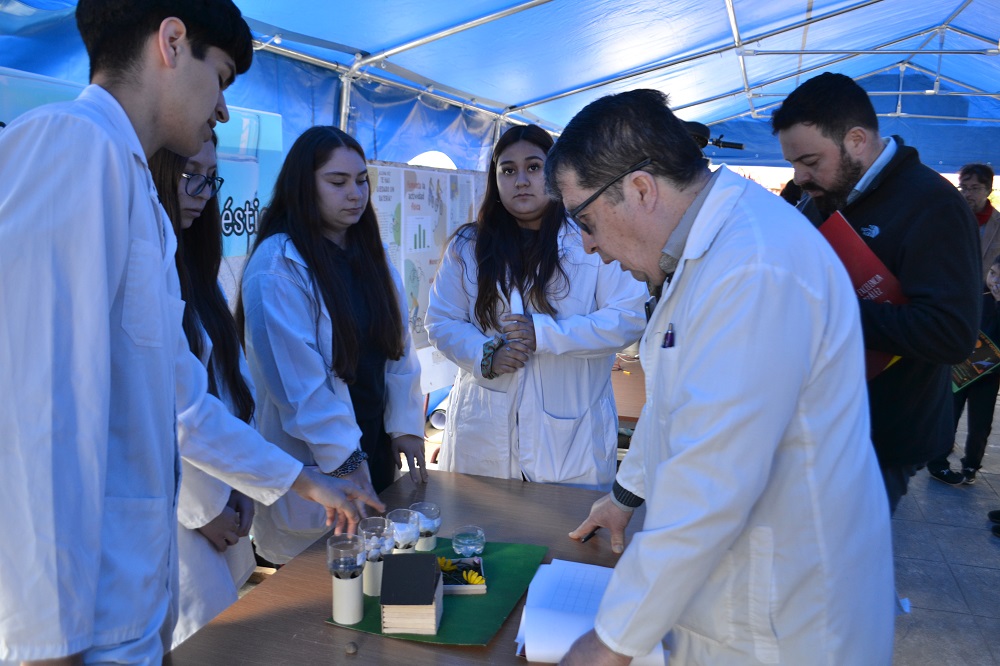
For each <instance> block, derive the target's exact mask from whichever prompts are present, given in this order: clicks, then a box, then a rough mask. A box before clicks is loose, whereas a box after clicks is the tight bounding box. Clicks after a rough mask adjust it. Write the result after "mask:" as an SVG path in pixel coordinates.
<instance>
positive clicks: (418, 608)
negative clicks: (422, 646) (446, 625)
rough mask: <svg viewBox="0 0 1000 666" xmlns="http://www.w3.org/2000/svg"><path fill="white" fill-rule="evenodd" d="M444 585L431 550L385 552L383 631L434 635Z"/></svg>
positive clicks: (438, 622)
mask: <svg viewBox="0 0 1000 666" xmlns="http://www.w3.org/2000/svg"><path fill="white" fill-rule="evenodd" d="M442 595H443V585H442V582H441V569H440V568H439V567H438V563H437V557H435V556H434V555H433V554H432V553H410V554H405V555H386V556H385V558H384V559H383V563H382V596H381V599H380V601H381V606H382V632H383V633H386V634H425V635H426V634H431V635H433V634H436V633H437V631H438V627H439V626H440V625H441V611H442V610H443V603H442Z"/></svg>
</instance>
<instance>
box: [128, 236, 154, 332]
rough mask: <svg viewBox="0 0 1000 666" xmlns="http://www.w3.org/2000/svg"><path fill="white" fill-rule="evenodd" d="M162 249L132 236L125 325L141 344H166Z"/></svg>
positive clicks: (129, 253)
mask: <svg viewBox="0 0 1000 666" xmlns="http://www.w3.org/2000/svg"><path fill="white" fill-rule="evenodd" d="M162 263H163V257H162V255H161V254H160V249H159V248H158V247H156V246H155V245H153V244H152V243H150V242H148V241H144V240H140V239H138V238H135V239H132V243H131V245H130V246H129V252H128V266H127V268H126V273H125V298H124V299H123V302H122V328H123V329H125V332H126V333H127V334H128V336H129V337H130V338H131V339H132V342H134V343H135V344H137V345H139V346H140V347H162V346H163V330H164V326H163V321H162V319H163V310H162V308H161V303H160V299H161V298H162V297H163V296H162V294H163V286H162V284H160V281H161V280H162V276H161V274H160V267H161V265H162Z"/></svg>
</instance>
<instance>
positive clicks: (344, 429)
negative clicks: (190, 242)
mask: <svg viewBox="0 0 1000 666" xmlns="http://www.w3.org/2000/svg"><path fill="white" fill-rule="evenodd" d="M240 305H241V309H240V310H239V312H238V317H239V316H240V314H241V313H242V315H243V318H244V321H245V325H244V330H245V336H246V338H245V340H246V350H247V360H248V361H249V364H250V371H251V372H252V373H253V379H254V383H255V384H256V387H257V407H258V409H257V426H258V428H259V429H260V431H261V433H262V434H263V435H264V436H265V437H267V439H269V440H270V441H272V442H275V443H276V444H278V445H279V446H281V447H282V448H283V449H284V450H285V451H287V452H288V453H290V454H291V455H293V456H294V457H295V458H297V459H298V460H299V461H301V462H302V463H303V464H304V465H306V466H307V467H313V468H316V469H319V470H320V471H321V472H323V473H324V474H333V475H334V476H343V477H345V478H350V479H352V480H353V481H355V482H356V483H358V484H359V485H361V486H362V487H365V488H372V487H374V490H375V491H376V492H381V491H382V490H383V489H384V488H386V487H387V486H389V485H390V484H391V483H392V482H393V481H394V480H395V472H396V469H397V468H398V467H401V463H400V457H401V456H405V458H406V460H407V463H408V466H409V469H410V478H411V479H412V480H413V481H414V482H418V481H420V480H421V476H420V475H422V476H423V480H425V481H426V471H425V470H424V439H423V422H424V419H423V396H422V394H421V392H420V366H419V365H418V363H417V359H416V355H415V354H414V353H413V349H412V345H411V344H410V335H409V330H408V328H407V324H406V321H407V320H406V309H405V300H404V298H403V287H402V282H401V280H400V278H399V275H398V273H397V272H396V271H395V270H394V269H393V267H392V264H391V263H390V262H389V260H388V258H387V256H386V253H385V248H384V247H383V246H382V239H381V236H380V234H379V227H378V220H377V219H376V217H375V209H374V207H373V206H372V203H371V189H370V186H369V182H368V168H367V166H366V164H365V155H364V151H363V150H362V148H361V145H360V144H358V142H357V141H355V140H354V139H353V138H352V137H351V136H350V135H348V134H345V133H344V132H342V131H340V130H339V129H337V128H335V127H313V128H311V129H309V130H306V132H305V133H303V134H302V136H300V137H299V138H298V139H297V140H296V141H295V143H294V144H293V145H292V148H291V149H290V150H289V151H288V156H287V157H286V158H285V162H284V164H283V165H282V167H281V172H280V173H279V174H278V181H277V183H276V184H275V188H274V196H273V198H272V199H271V201H270V203H269V204H268V206H267V211H266V212H265V213H264V215H263V217H262V218H261V223H260V229H259V231H258V235H257V241H256V242H255V243H254V248H253V252H252V253H251V256H250V259H249V261H248V262H247V266H246V269H245V270H244V273H243V287H242V298H241V303H240ZM418 471H419V472H420V475H418ZM253 530H254V543H255V544H256V546H257V552H258V553H259V554H260V555H261V557H264V558H265V559H267V560H269V561H271V562H274V563H277V564H281V563H284V562H287V561H288V560H289V559H291V558H292V557H294V556H295V555H297V554H298V553H299V552H301V551H302V550H303V549H304V548H305V547H307V546H308V545H309V544H311V543H312V542H313V541H315V540H316V538H317V537H319V536H320V535H321V534H322V533H323V532H324V531H325V527H324V519H323V516H322V515H321V513H320V512H318V511H317V510H316V509H315V507H314V506H312V505H310V504H309V503H308V502H301V501H299V500H298V499H297V498H295V497H285V498H282V499H281V500H278V501H277V502H275V503H274V504H273V505H271V506H263V505H260V504H258V505H257V513H256V517H255V518H254V528H253Z"/></svg>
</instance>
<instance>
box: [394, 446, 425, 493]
mask: <svg viewBox="0 0 1000 666" xmlns="http://www.w3.org/2000/svg"><path fill="white" fill-rule="evenodd" d="M404 459H405V460H406V466H407V467H409V468H410V480H411V481H413V483H420V482H423V483H427V464H426V463H425V462H424V438H423V437H417V436H416V435H403V436H401V437H397V438H396V439H394V440H392V461H393V462H394V463H396V469H403V460H404ZM417 467H419V468H420V471H419V472H418V471H417Z"/></svg>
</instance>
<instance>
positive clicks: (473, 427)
mask: <svg viewBox="0 0 1000 666" xmlns="http://www.w3.org/2000/svg"><path fill="white" fill-rule="evenodd" d="M551 146H552V137H550V136H549V134H548V133H547V132H545V130H543V129H542V128H540V127H538V126H536V125H524V126H516V127H512V128H510V129H509V130H507V131H506V132H504V134H503V136H501V137H500V140H499V141H498V142H497V145H496V147H495V148H494V149H493V157H492V159H491V162H490V170H489V172H488V173H487V185H486V193H485V195H484V196H483V202H482V205H481V206H480V209H479V215H478V218H477V220H476V222H474V223H470V224H467V225H465V226H463V227H461V228H460V229H458V231H457V232H456V233H455V235H454V237H453V238H452V240H451V242H450V244H449V245H448V247H447V249H446V250H445V253H444V257H443V259H442V261H441V265H440V267H439V268H438V271H437V275H436V276H435V278H434V281H433V283H432V284H431V291H430V300H429V303H428V307H427V316H426V319H425V323H426V327H427V334H428V337H429V339H430V341H431V344H433V345H434V347H435V348H436V349H437V350H438V351H440V352H441V353H442V354H444V355H445V357H446V358H448V359H449V360H450V361H452V362H454V363H455V364H457V365H458V367H459V371H458V376H457V377H456V379H455V386H454V388H453V389H452V391H451V400H450V404H449V419H448V421H447V424H446V425H445V432H444V437H443V440H442V444H441V453H440V464H441V468H442V469H446V470H450V471H455V472H462V473H465V474H479V475H483V476H493V477H499V478H511V479H522V478H523V479H525V480H527V481H541V482H550V483H565V484H572V485H578V486H586V487H590V488H602V489H605V490H607V489H610V487H611V482H612V481H613V480H614V474H615V468H616V463H617V444H618V413H617V410H616V408H615V399H614V394H613V392H612V387H611V366H612V364H613V363H614V355H615V352H617V351H619V350H621V349H623V348H624V347H627V346H628V345H630V344H632V343H633V342H635V341H636V340H637V339H638V338H639V336H640V335H641V333H642V328H643V323H644V321H645V319H644V317H643V307H644V302H645V300H646V298H647V292H646V289H645V288H644V286H643V285H642V284H641V283H639V282H637V281H635V280H633V279H632V278H631V277H629V276H628V275H627V274H625V273H623V272H622V270H621V267H620V266H619V265H618V264H617V262H613V263H609V264H603V263H601V261H599V259H598V257H596V256H588V255H587V253H586V252H585V251H584V249H583V243H582V239H581V237H580V232H579V230H578V229H577V228H576V225H574V224H573V223H572V222H570V221H568V220H567V219H566V210H565V208H564V207H563V206H562V204H561V203H560V202H558V201H552V200H550V199H549V197H548V195H547V194H546V193H545V176H544V166H545V159H546V158H545V156H546V153H547V152H548V150H549V148H550V147H551Z"/></svg>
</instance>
